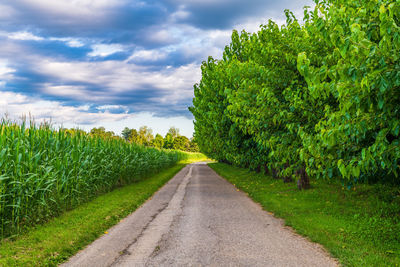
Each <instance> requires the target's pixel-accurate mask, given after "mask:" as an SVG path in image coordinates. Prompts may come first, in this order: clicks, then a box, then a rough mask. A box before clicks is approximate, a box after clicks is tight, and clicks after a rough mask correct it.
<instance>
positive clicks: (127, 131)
mask: <svg viewBox="0 0 400 267" xmlns="http://www.w3.org/2000/svg"><path fill="white" fill-rule="evenodd" d="M131 131H132V130H131V129H129V128H128V127H125V128H124V129H123V130H122V137H123V138H125V140H126V141H129V138H130V135H131Z"/></svg>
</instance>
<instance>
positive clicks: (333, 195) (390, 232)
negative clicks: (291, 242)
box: [209, 163, 400, 266]
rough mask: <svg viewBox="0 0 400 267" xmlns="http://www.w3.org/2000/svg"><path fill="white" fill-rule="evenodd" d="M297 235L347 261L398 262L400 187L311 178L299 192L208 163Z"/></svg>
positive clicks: (346, 263)
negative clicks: (348, 186)
mask: <svg viewBox="0 0 400 267" xmlns="http://www.w3.org/2000/svg"><path fill="white" fill-rule="evenodd" d="M209 166H210V167H211V168H213V169H214V170H215V171H216V172H217V173H218V174H219V175H221V176H222V177H224V178H225V179H227V180H228V181H229V182H231V183H232V184H234V185H235V186H236V187H237V188H238V189H240V190H242V191H244V192H246V193H247V194H248V195H249V197H250V198H252V199H253V200H254V201H256V202H258V203H260V204H261V205H262V207H263V208H264V209H266V210H268V211H270V212H273V213H274V215H275V216H277V217H280V218H283V219H285V222H286V224H287V225H288V226H291V227H292V228H293V229H295V230H296V231H297V232H298V233H299V234H301V235H304V236H307V237H308V238H309V239H310V240H312V241H314V242H317V243H320V244H322V245H323V246H324V247H325V248H326V249H327V250H328V251H329V252H330V253H331V254H332V256H333V257H335V258H337V259H338V260H339V261H340V263H341V264H342V265H344V266H400V188H398V187H397V188H396V187H389V186H383V185H357V186H356V187H355V188H353V189H352V190H348V189H346V188H343V187H342V186H341V185H339V184H333V183H331V184H329V183H327V182H324V181H312V182H311V185H312V188H311V189H309V190H306V191H299V190H297V189H296V187H295V185H294V184H293V183H291V184H284V183H283V182H282V181H281V180H275V179H273V178H271V177H269V176H266V175H263V174H257V173H254V172H250V171H248V170H246V169H241V168H237V167H233V166H229V165H226V164H222V163H211V164H209Z"/></svg>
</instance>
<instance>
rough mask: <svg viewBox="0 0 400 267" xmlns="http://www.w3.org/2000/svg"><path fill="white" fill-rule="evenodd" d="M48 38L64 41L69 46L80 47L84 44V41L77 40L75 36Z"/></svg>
mask: <svg viewBox="0 0 400 267" xmlns="http://www.w3.org/2000/svg"><path fill="white" fill-rule="evenodd" d="M49 40H51V41H61V42H65V43H66V44H67V45H68V46H69V47H82V46H84V45H85V43H84V42H83V41H82V40H79V39H76V38H69V37H68V38H55V37H50V38H49Z"/></svg>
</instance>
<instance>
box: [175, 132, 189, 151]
mask: <svg viewBox="0 0 400 267" xmlns="http://www.w3.org/2000/svg"><path fill="white" fill-rule="evenodd" d="M172 148H173V149H176V150H182V151H189V149H190V140H189V138H187V137H186V136H183V135H180V136H178V137H176V138H174V141H173V145H172Z"/></svg>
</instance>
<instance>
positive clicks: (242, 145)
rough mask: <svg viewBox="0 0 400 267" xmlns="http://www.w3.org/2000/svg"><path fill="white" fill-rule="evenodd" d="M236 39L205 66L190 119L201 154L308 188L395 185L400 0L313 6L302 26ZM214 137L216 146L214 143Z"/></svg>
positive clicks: (344, 0) (290, 21) (266, 28)
mask: <svg viewBox="0 0 400 267" xmlns="http://www.w3.org/2000/svg"><path fill="white" fill-rule="evenodd" d="M285 14H286V18H287V19H286V23H285V24H284V25H282V26H279V25H277V24H276V23H275V22H273V21H271V20H270V21H269V22H268V24H266V25H261V27H260V29H259V31H258V32H257V33H253V34H250V33H248V32H246V31H242V32H241V33H238V32H237V31H233V33H232V39H231V43H230V44H229V45H227V46H226V47H225V50H224V52H223V56H222V59H221V60H216V59H214V58H212V57H209V58H208V60H207V61H205V62H203V64H202V67H201V70H202V78H201V81H200V82H199V83H198V84H196V85H195V86H194V94H195V98H194V99H193V106H192V107H190V108H189V109H190V111H191V112H192V113H193V115H194V117H195V138H196V140H197V142H198V145H199V147H200V150H201V151H202V152H203V153H205V154H206V155H207V156H209V157H211V158H214V159H217V160H219V161H222V162H227V163H230V164H235V165H238V166H242V167H247V168H250V169H253V170H256V171H261V170H263V171H265V172H267V173H270V174H271V175H273V176H274V177H277V178H283V180H284V181H292V180H293V179H297V181H298V187H299V188H307V187H308V186H309V176H312V177H316V178H324V179H334V178H338V179H341V180H342V181H343V182H344V183H346V184H348V185H349V186H351V185H352V184H354V183H357V182H377V181H383V182H395V183H399V179H398V173H399V171H400V170H399V168H400V160H399V159H400V140H399V132H400V104H399V103H400V60H399V57H400V2H399V1H394V0H351V1H349V0H321V1H320V0H315V7H314V8H312V9H311V8H309V7H306V8H305V10H304V19H303V21H304V23H299V21H298V20H297V18H296V17H295V16H294V15H293V13H291V12H290V11H288V10H286V11H285ZM210 136H212V138H210Z"/></svg>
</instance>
